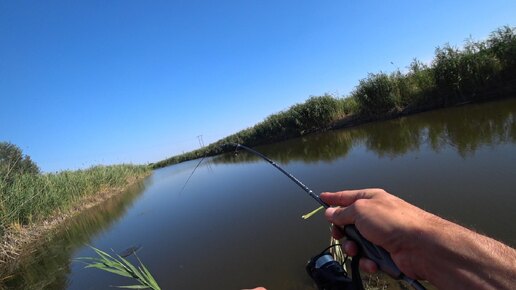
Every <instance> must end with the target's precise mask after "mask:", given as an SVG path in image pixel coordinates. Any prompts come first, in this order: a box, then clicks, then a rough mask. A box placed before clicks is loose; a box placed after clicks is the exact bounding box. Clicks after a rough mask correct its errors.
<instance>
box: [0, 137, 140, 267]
mask: <svg viewBox="0 0 516 290" xmlns="http://www.w3.org/2000/svg"><path fill="white" fill-rule="evenodd" d="M149 174H150V168H149V167H148V166H137V165H112V166H95V167H91V168H89V169H86V170H76V171H62V172H58V173H45V174H42V173H40V170H39V168H38V166H37V165H36V164H35V163H34V162H33V161H32V160H31V159H30V157H28V156H26V155H23V154H22V152H21V150H20V149H19V148H18V147H17V146H15V145H13V144H11V143H7V142H0V241H1V243H0V258H2V257H1V256H2V255H3V254H6V253H8V252H9V251H10V252H14V253H16V251H17V250H19V245H21V244H25V243H26V241H25V240H27V239H32V238H33V237H35V236H39V235H41V234H44V231H45V227H48V228H51V226H49V225H55V224H57V223H58V222H59V221H63V220H64V219H65V218H66V217H67V216H69V215H70V214H71V213H73V212H77V211H79V210H80V209H82V208H84V207H85V206H87V205H88V203H90V204H94V203H98V202H100V201H102V200H103V199H105V198H107V197H109V196H111V195H112V194H113V193H116V192H121V191H122V190H123V189H125V188H126V187H127V186H128V185H130V184H132V183H134V182H136V181H138V180H140V179H142V178H143V177H145V176H147V175H149ZM17 233H19V234H17ZM22 233H23V234H22ZM15 244H18V245H15ZM10 258H11V259H12V257H10ZM6 260H9V259H0V262H2V261H3V262H5V261H6ZM0 264H1V263H0Z"/></svg>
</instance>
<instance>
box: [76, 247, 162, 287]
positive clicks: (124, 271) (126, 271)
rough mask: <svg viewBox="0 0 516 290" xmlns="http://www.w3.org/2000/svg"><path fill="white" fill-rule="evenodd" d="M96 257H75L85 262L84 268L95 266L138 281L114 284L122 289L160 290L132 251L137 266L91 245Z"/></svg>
mask: <svg viewBox="0 0 516 290" xmlns="http://www.w3.org/2000/svg"><path fill="white" fill-rule="evenodd" d="M91 248H92V249H93V250H94V251H95V253H96V254H97V255H98V257H80V258H77V260H78V261H81V262H83V263H85V264H86V266H85V267H84V268H96V269H99V270H102V271H106V272H109V273H113V274H116V275H119V276H124V277H129V278H133V279H135V280H136V281H138V283H139V284H136V285H127V286H115V287H117V288H124V289H153V290H161V288H160V287H159V285H158V283H157V282H156V280H155V279H154V277H153V276H152V275H151V273H150V272H149V270H148V269H147V267H145V265H143V263H142V261H141V260H140V258H139V257H138V256H137V255H136V253H134V256H135V257H136V259H137V260H138V263H139V264H140V265H139V266H134V265H133V264H132V263H131V262H129V260H127V259H124V258H122V257H121V256H120V255H116V257H113V256H111V255H110V254H108V253H106V252H104V251H102V250H99V249H97V248H95V247H91Z"/></svg>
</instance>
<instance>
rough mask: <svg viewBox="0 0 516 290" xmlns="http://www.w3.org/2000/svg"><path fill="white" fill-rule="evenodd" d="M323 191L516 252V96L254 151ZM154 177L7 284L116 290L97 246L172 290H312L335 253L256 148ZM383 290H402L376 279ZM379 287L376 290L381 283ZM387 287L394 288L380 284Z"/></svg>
mask: <svg viewBox="0 0 516 290" xmlns="http://www.w3.org/2000/svg"><path fill="white" fill-rule="evenodd" d="M255 149H257V150H259V151H260V152H262V153H264V154H266V155H268V156H269V157H270V158H271V159H273V160H275V161H277V162H278V163H279V164H280V165H281V166H283V167H284V168H285V169H286V170H288V171H289V172H291V173H292V174H294V175H295V176H296V177H298V178H299V179H300V180H301V181H303V182H304V183H305V184H306V185H308V186H309V187H311V188H312V189H313V190H314V191H315V192H321V191H336V190H340V189H352V188H366V187H381V188H384V189H386V190H387V191H389V192H391V193H393V194H396V195H397V196H399V197H401V198H403V199H405V200H407V201H409V202H411V203H413V204H415V205H417V206H419V207H422V208H424V209H425V210H428V211H431V212H433V213H436V214H438V215H440V216H442V217H444V218H447V219H450V220H453V221H455V222H458V223H460V224H462V225H465V226H468V227H470V228H473V229H475V230H476V231H478V232H481V233H485V234H487V235H490V236H492V237H494V238H496V239H499V240H501V241H503V242H505V243H507V244H509V245H511V246H513V247H514V246H516V227H515V226H514V221H516V210H515V208H516V99H507V100H502V101H496V102H490V103H483V104H472V105H466V106H461V107H454V108H447V109H442V110H438V111H432V112H426V113H421V114H417V115H413V116H408V117H403V118H398V119H394V120H389V121H383V122H375V123H369V124H364V125H361V126H357V127H354V128H348V129H343V130H336V131H330V132H325V133H320V134H314V135H309V136H306V137H303V138H297V139H292V140H289V141H285V142H281V143H277V144H273V145H267V146H261V147H257V148H255ZM197 163H198V161H197V160H194V161H189V162H185V163H181V164H178V165H173V166H169V167H166V168H163V169H159V170H156V171H154V173H153V174H152V175H151V176H150V177H149V178H148V179H147V180H145V182H143V183H142V184H139V185H136V186H134V187H133V188H131V189H129V190H128V191H127V192H126V193H125V194H123V195H121V196H118V197H116V198H114V199H112V200H110V201H108V202H106V203H104V204H102V205H101V206H99V207H96V208H93V209H90V210H88V211H86V212H84V213H82V214H80V215H78V216H77V217H76V218H74V219H72V220H71V221H70V222H69V223H67V224H66V225H65V226H63V228H62V229H61V230H59V231H57V232H56V233H55V234H53V235H52V236H50V237H48V238H47V239H46V240H45V241H43V242H42V243H41V245H40V246H39V247H37V248H36V249H35V251H34V253H32V254H30V255H29V256H28V258H27V259H24V261H23V262H22V263H21V264H20V266H19V267H18V269H17V270H16V272H15V274H14V276H13V277H11V278H10V279H8V280H7V281H6V282H5V285H6V286H7V287H8V288H12V289H111V287H110V285H129V284H134V283H133V281H131V280H127V279H126V278H123V277H118V276H115V275H112V274H110V273H105V272H102V271H99V270H95V269H84V265H83V264H81V263H80V262H77V261H76V260H75V259H76V258H77V257H84V256H93V255H94V252H93V251H92V250H91V249H90V248H89V247H88V245H91V246H94V247H97V248H100V249H103V250H106V251H111V250H110V249H113V251H115V252H119V251H123V250H124V249H126V248H128V247H131V246H135V245H141V249H140V250H139V251H138V256H139V257H140V258H141V259H142V261H143V262H144V263H145V265H146V266H147V267H148V268H149V269H150V271H151V272H152V273H153V275H154V277H155V278H156V280H157V281H158V282H159V284H160V285H161V287H162V289H242V288H246V287H255V286H265V287H267V288H268V289H269V290H271V289H272V290H274V289H315V288H314V287H313V284H312V281H311V280H310V278H309V277H308V276H307V274H306V272H305V269H304V266H305V264H306V262H307V260H308V259H309V258H310V257H311V256H313V255H315V254H317V253H318V252H320V251H321V250H323V249H324V248H325V247H326V246H327V245H328V244H329V231H328V223H327V222H326V221H325V220H324V218H323V215H322V214H318V215H316V216H314V217H312V218H311V219H308V220H303V219H301V215H303V214H305V213H308V212H310V211H311V210H313V209H315V208H317V207H318V205H317V204H316V203H315V202H314V200H312V199H311V198H309V197H308V196H307V195H306V193H305V192H304V191H302V190H301V189H300V188H298V187H297V186H296V185H295V184H294V183H293V182H291V181H290V180H289V179H288V178H286V177H285V176H284V175H282V174H281V173H280V172H279V171H277V170H276V169H274V168H273V167H272V166H270V165H269V164H268V163H266V162H264V161H263V160H260V159H258V158H256V157H255V156H252V155H249V154H247V153H246V152H239V154H236V155H234V154H227V155H223V156H217V157H214V158H209V159H206V160H205V161H204V162H203V163H202V164H201V166H200V167H199V168H198V169H197V171H196V172H195V174H194V175H193V176H192V177H191V179H190V181H189V182H188V184H187V185H186V187H185V188H184V190H182V188H183V186H184V184H185V181H186V180H187V179H188V177H189V175H190V174H191V172H192V170H193V169H194V167H195V166H196V165H197ZM371 279H372V280H373V284H374V283H376V284H377V285H379V288H376V289H384V288H389V289H398V287H397V286H396V283H393V282H392V281H388V279H386V278H384V277H380V278H378V279H377V278H376V277H372V278H371ZM374 281H376V282H374ZM382 285H387V286H385V287H384V288H382Z"/></svg>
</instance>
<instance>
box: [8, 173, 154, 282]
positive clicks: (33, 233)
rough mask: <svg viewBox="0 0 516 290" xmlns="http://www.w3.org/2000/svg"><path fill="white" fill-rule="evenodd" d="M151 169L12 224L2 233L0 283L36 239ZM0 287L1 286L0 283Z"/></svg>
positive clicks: (27, 254)
mask: <svg viewBox="0 0 516 290" xmlns="http://www.w3.org/2000/svg"><path fill="white" fill-rule="evenodd" d="M151 173H152V171H149V172H148V173H146V174H144V175H142V176H138V177H131V178H129V179H127V183H126V184H125V185H124V186H120V187H113V188H109V189H103V190H101V191H99V192H97V193H96V194H92V195H89V196H85V197H83V198H81V199H80V200H78V201H77V202H76V203H75V204H74V205H73V206H72V207H71V208H70V209H69V210H67V211H65V212H61V211H56V212H55V213H54V214H52V215H51V216H50V217H48V218H46V219H44V220H42V221H39V222H37V223H32V224H30V225H23V226H22V225H19V224H12V225H10V226H9V228H8V230H7V231H6V232H5V233H4V235H3V237H2V238H1V243H0V285H1V284H2V282H3V281H5V280H7V279H9V277H10V276H11V275H10V274H11V273H12V272H13V271H14V270H15V269H16V267H17V265H18V264H19V262H20V261H21V260H23V259H24V258H25V257H27V256H29V255H30V254H31V253H32V252H33V251H32V250H33V249H34V248H35V247H37V246H38V244H39V242H40V241H42V240H43V239H44V237H45V236H48V235H49V234H50V233H52V232H53V231H55V230H56V229H58V228H59V227H60V226H62V225H64V224H65V223H66V222H67V221H68V220H70V219H71V218H73V217H75V216H77V215H79V214H80V213H82V212H83V211H85V210H87V209H90V208H93V207H95V206H98V205H100V204H102V203H103V202H105V201H107V200H109V199H111V198H112V197H114V196H117V195H120V194H123V193H124V192H125V191H126V190H127V189H128V188H130V187H131V186H133V185H135V184H137V183H139V182H142V181H143V180H145V179H146V178H147V177H148V176H150V174H151ZM0 289H1V287H0Z"/></svg>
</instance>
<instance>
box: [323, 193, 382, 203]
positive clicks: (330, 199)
mask: <svg viewBox="0 0 516 290" xmlns="http://www.w3.org/2000/svg"><path fill="white" fill-rule="evenodd" d="M373 196H374V192H372V190H370V189H359V190H344V191H338V192H323V193H321V195H320V197H321V199H322V201H324V202H325V203H327V204H328V205H338V206H349V205H351V204H353V203H354V202H355V201H357V200H359V199H369V198H372V197H373Z"/></svg>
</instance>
